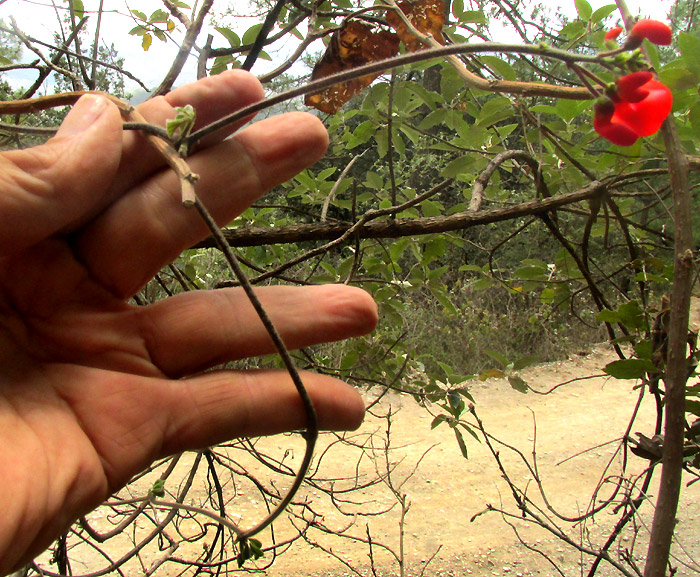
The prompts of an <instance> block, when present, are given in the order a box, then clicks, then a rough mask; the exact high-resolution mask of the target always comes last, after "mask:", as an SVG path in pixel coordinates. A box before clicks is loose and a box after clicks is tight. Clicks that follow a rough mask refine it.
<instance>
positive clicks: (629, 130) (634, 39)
mask: <svg viewBox="0 0 700 577" xmlns="http://www.w3.org/2000/svg"><path fill="white" fill-rule="evenodd" d="M622 30H623V29H622V27H620V26H617V27H615V28H612V29H610V30H609V31H608V32H607V33H606V35H605V39H606V40H615V39H616V38H617V37H618V36H619V35H620V34H621V33H622ZM645 38H646V39H648V40H649V41H650V42H652V43H654V44H660V45H668V44H670V43H671V29H670V28H669V27H668V26H667V25H666V24H664V23H663V22H659V21H657V20H639V21H638V22H637V23H636V24H635V25H634V26H633V27H632V29H631V30H630V32H629V36H628V38H627V41H626V42H625V44H624V47H625V48H627V49H634V48H636V47H638V46H639V45H640V44H641V43H642V41H643V40H644V39H645ZM672 106H673V95H672V94H671V91H670V90H669V89H668V87H667V86H665V85H664V84H662V83H661V82H659V81H658V80H656V79H655V78H654V75H653V74H652V73H651V72H647V71H644V72H632V73H631V74H627V75H625V76H623V77H622V78H620V79H619V80H618V81H617V82H616V83H615V86H614V88H612V89H610V90H608V91H607V95H606V96H605V97H602V98H600V99H599V100H598V102H596V104H595V108H594V116H593V128H595V131H596V132H597V133H598V134H600V135H601V136H602V137H603V138H605V139H607V140H609V141H610V142H612V143H613V144H617V145H619V146H630V145H632V144H634V143H635V142H636V141H637V139H638V138H641V137H644V136H651V135H652V134H656V132H658V130H659V128H661V125H662V124H663V121H664V120H665V119H666V117H667V116H668V115H669V114H670V112H671V107H672Z"/></svg>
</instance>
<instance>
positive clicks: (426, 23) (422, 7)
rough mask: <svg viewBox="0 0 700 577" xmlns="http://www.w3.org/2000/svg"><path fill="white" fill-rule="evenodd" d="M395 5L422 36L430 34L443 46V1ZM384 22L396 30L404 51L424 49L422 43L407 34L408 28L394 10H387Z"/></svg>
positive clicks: (407, 0)
mask: <svg viewBox="0 0 700 577" xmlns="http://www.w3.org/2000/svg"><path fill="white" fill-rule="evenodd" d="M397 5H398V7H399V8H400V9H401V11H402V12H403V13H404V14H405V15H406V18H407V19H408V21H409V22H410V23H411V24H413V26H415V28H416V30H418V31H419V32H422V33H423V34H430V35H432V37H433V38H435V40H437V41H438V42H439V43H440V44H444V39H443V36H442V27H443V25H444V24H445V2H444V0H418V1H417V2H410V1H409V0H404V1H403V2H398V3H397ZM386 21H387V22H388V23H389V24H390V25H391V26H392V27H393V28H394V30H396V33H397V34H398V35H399V38H400V39H401V41H402V42H403V43H404V46H406V50H408V51H409V52H416V51H417V50H421V49H422V48H425V46H424V45H423V43H422V42H421V41H420V40H418V38H416V37H415V36H414V35H413V34H411V32H409V30H408V27H407V26H406V25H405V24H404V22H403V20H402V19H401V17H400V16H399V15H398V14H397V13H396V12H395V11H394V10H387V12H386Z"/></svg>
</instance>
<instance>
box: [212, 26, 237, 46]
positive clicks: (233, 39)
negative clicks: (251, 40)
mask: <svg viewBox="0 0 700 577" xmlns="http://www.w3.org/2000/svg"><path fill="white" fill-rule="evenodd" d="M214 30H216V31H217V32H218V33H219V34H221V35H222V36H223V37H224V38H226V40H228V43H229V44H230V45H231V48H236V47H238V46H240V45H241V39H240V38H239V36H238V34H236V33H235V32H234V31H233V30H231V29H230V28H226V27H224V26H215V27H214Z"/></svg>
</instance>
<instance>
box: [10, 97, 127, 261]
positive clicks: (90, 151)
mask: <svg viewBox="0 0 700 577" xmlns="http://www.w3.org/2000/svg"><path fill="white" fill-rule="evenodd" d="M121 137H122V128H121V118H120V113H119V110H118V109H117V107H116V106H115V105H114V104H112V103H111V102H109V101H108V100H107V99H106V98H103V97H101V96H97V95H94V94H88V95H85V96H83V97H82V98H80V100H78V102H77V103H76V104H75V105H74V106H73V108H72V110H71V111H70V112H69V113H68V115H67V116H66V118H65V119H64V121H63V123H62V125H61V127H60V129H59V130H58V132H57V133H56V136H55V137H53V138H51V139H50V140H49V141H48V142H47V143H46V144H43V145H40V146H35V147H33V148H28V149H26V150H15V151H8V152H2V153H0V190H2V194H1V195H0V254H4V255H7V254H10V253H16V252H18V251H20V250H22V249H24V248H26V247H28V246H31V245H33V244H35V243H37V242H39V241H41V240H43V239H45V238H47V237H48V236H51V235H52V234H55V233H56V232H59V231H62V230H66V229H68V228H70V225H71V223H74V222H76V221H77V220H78V219H80V217H81V216H83V215H84V214H86V213H87V212H89V211H90V209H91V208H92V207H94V206H95V205H97V204H98V203H99V201H100V198H101V196H102V195H103V194H104V193H105V191H106V189H107V187H108V186H109V184H110V183H111V182H112V180H113V178H114V176H115V174H116V171H117V168H118V166H119V160H120V158H121V146H122V140H121Z"/></svg>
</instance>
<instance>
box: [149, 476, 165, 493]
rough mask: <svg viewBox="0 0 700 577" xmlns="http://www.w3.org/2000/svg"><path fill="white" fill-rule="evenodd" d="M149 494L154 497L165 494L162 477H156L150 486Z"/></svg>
mask: <svg viewBox="0 0 700 577" xmlns="http://www.w3.org/2000/svg"><path fill="white" fill-rule="evenodd" d="M151 494H152V495H155V496H156V497H162V496H163V495H165V481H164V480H163V479H158V480H157V481H156V482H155V483H153V487H151Z"/></svg>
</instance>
